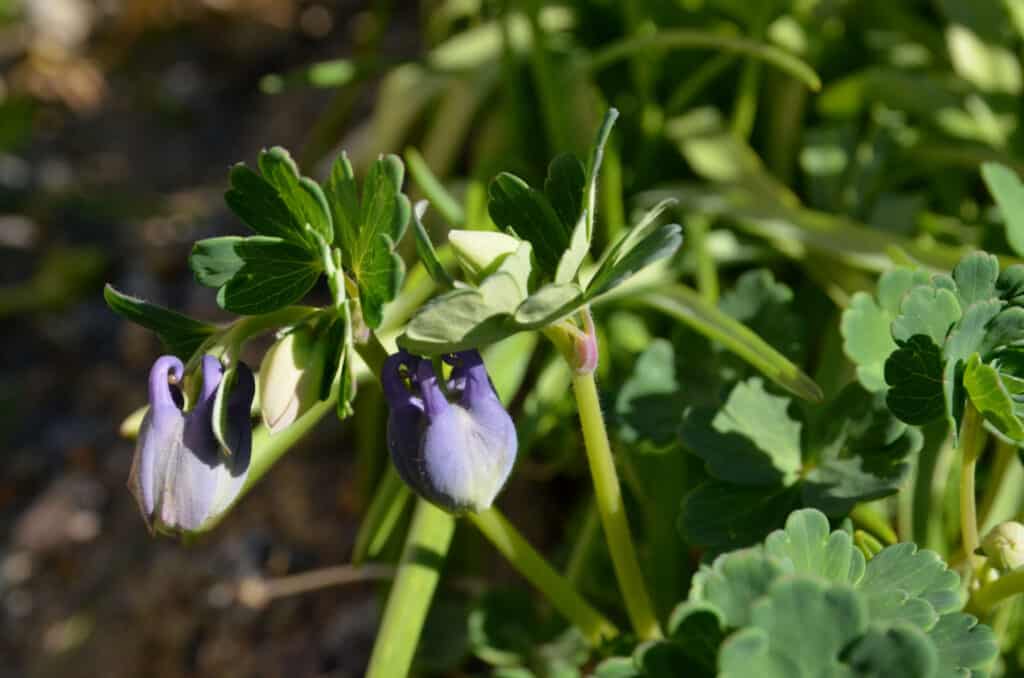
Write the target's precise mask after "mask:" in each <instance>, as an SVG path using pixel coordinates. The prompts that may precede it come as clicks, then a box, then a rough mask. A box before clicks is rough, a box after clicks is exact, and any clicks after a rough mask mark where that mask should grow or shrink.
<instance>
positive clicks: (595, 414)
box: [572, 373, 662, 640]
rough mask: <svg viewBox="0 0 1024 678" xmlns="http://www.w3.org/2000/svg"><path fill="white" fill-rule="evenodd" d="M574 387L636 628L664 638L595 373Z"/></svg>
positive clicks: (603, 517) (608, 536) (619, 575)
mask: <svg viewBox="0 0 1024 678" xmlns="http://www.w3.org/2000/svg"><path fill="white" fill-rule="evenodd" d="M572 384H573V390H574V392H575V393H576V404H577V407H578V409H579V413H580V424H581V425H582V427H583V442H584V445H585V446H586V449H587V458H588V460H589V462H590V474H591V477H592V479H593V482H594V496H595V499H596V501H597V508H598V511H599V512H600V514H601V523H602V525H603V526H604V534H605V539H606V540H607V541H608V551H609V552H610V553H611V556H612V564H613V565H614V567H615V575H616V577H617V578H618V580H619V588H620V589H621V591H622V596H623V598H624V599H625V601H626V611H627V612H628V613H629V619H630V622H632V624H633V630H634V631H636V634H637V635H638V636H639V637H640V638H641V639H643V640H651V639H655V638H660V637H661V635H662V634H661V627H660V626H659V625H658V619H657V617H656V616H655V614H654V608H653V607H652V605H651V599H650V596H648V594H647V586H646V585H645V584H644V578H643V573H642V572H641V571H640V562H639V560H638V559H637V556H636V548H635V547H634V545H633V535H632V534H631V533H630V529H629V522H628V520H627V518H626V509H625V506H624V505H623V502H622V488H621V487H620V486H619V476H618V473H617V472H616V470H615V458H614V457H613V456H612V449H611V445H610V444H609V443H608V432H607V431H606V430H605V426H604V417H603V415H602V414H601V403H600V401H599V399H598V396H597V384H596V383H595V381H594V375H593V373H590V374H578V375H574V376H573V379H572Z"/></svg>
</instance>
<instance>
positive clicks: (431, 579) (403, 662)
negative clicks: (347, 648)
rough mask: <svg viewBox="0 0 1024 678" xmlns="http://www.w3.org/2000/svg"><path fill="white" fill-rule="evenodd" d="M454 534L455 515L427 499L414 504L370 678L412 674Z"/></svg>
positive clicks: (374, 647)
mask: <svg viewBox="0 0 1024 678" xmlns="http://www.w3.org/2000/svg"><path fill="white" fill-rule="evenodd" d="M454 532H455V519H454V518H453V517H452V516H451V515H449V514H447V513H445V512H444V511H442V510H441V509H439V508H437V507H435V506H433V505H432V504H430V503H429V502H427V501H425V500H423V499H420V500H418V501H417V502H416V513H415V515H414V516H413V519H412V525H411V526H410V527H409V534H408V536H407V537H406V540H405V548H404V550H403V551H402V560H401V563H400V564H399V566H398V572H397V574H396V576H395V583H394V585H393V586H392V587H391V594H390V595H389V596H388V602H387V607H385V608H384V618H383V620H382V621H381V625H380V629H379V630H378V632H377V639H376V641H375V642H374V644H373V654H372V655H371V656H370V665H369V667H367V669H366V678H399V677H400V676H405V675H407V674H408V673H409V668H410V667H411V666H412V660H413V656H414V655H415V653H416V646H417V645H419V638H420V631H421V630H422V628H423V622H424V621H425V620H426V617H427V611H428V610H429V609H430V602H431V601H432V600H433V599H434V589H435V588H437V582H438V580H439V579H440V577H441V566H442V565H443V564H444V561H445V557H446V556H447V553H448V546H449V545H450V544H451V540H452V535H453V534H454Z"/></svg>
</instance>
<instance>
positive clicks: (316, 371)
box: [259, 325, 329, 433]
mask: <svg viewBox="0 0 1024 678" xmlns="http://www.w3.org/2000/svg"><path fill="white" fill-rule="evenodd" d="M323 339H324V337H323V336H322V335H321V333H319V332H317V331H316V330H315V329H314V328H312V327H310V326H309V325H303V326H302V327H299V328H296V329H295V330H294V331H292V332H289V333H288V334H286V335H285V336H283V337H281V338H280V339H278V341H277V342H276V343H275V344H274V345H273V346H271V347H270V349H269V350H268V351H267V352H266V354H265V355H264V356H263V363H262V364H261V365H260V383H259V389H260V412H261V413H262V415H263V423H264V424H266V425H267V428H268V429H270V432H271V433H278V432H279V431H282V430H284V429H286V428H288V426H290V425H291V423H292V422H294V421H295V420H296V419H298V418H299V416H301V415H302V414H303V413H304V412H305V411H306V410H308V409H309V408H310V407H312V406H313V405H315V404H316V403H317V402H318V401H319V400H320V387H321V385H322V382H323V378H324V364H325V363H326V362H327V354H328V348H329V347H328V345H327V342H326V341H324V340H323Z"/></svg>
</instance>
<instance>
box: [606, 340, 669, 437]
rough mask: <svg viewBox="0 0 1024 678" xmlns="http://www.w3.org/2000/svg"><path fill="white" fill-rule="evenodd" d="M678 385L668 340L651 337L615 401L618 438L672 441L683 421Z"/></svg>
mask: <svg viewBox="0 0 1024 678" xmlns="http://www.w3.org/2000/svg"><path fill="white" fill-rule="evenodd" d="M679 388H680V385H679V380H678V378H677V377H676V362H675V349H674V348H673V346H672V343H671V342H669V341H666V340H665V339H655V340H654V341H652V342H651V345H650V346H649V347H648V349H647V350H646V351H644V352H643V353H641V354H640V357H639V358H637V360H636V362H635V363H634V364H633V372H632V374H630V375H629V377H628V378H627V379H626V381H625V382H623V384H622V387H621V388H620V389H619V394H618V397H617V399H616V401H615V412H616V415H617V416H618V418H619V421H620V422H621V428H620V436H621V437H622V439H623V440H624V441H626V442H628V443H635V442H637V441H638V440H641V439H643V440H650V441H651V442H653V443H654V444H655V445H668V444H670V443H672V442H675V441H676V440H677V439H678V437H679V428H680V425H681V424H682V422H683V415H682V411H683V401H682V398H681V394H680V393H679Z"/></svg>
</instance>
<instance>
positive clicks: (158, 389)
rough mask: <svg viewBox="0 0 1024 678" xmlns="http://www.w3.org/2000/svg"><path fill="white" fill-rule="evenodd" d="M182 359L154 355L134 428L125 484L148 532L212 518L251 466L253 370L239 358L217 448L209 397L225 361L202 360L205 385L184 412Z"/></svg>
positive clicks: (189, 527) (194, 526)
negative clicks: (145, 404) (142, 412)
mask: <svg viewBox="0 0 1024 678" xmlns="http://www.w3.org/2000/svg"><path fill="white" fill-rule="evenodd" d="M184 371H185V366H184V365H183V364H182V362H181V361H180V360H179V359H178V358H176V357H174V356H163V357H161V358H158V359H157V360H156V362H155V363H153V367H152V369H151V370H150V372H149V406H150V407H149V411H148V412H147V413H146V416H145V418H144V419H143V421H142V425H141V427H140V429H139V438H138V441H137V443H136V447H135V458H134V460H133V462H132V469H131V472H130V474H129V478H128V487H129V489H130V490H131V492H132V494H134V495H135V499H136V501H138V504H139V510H140V511H141V512H142V517H143V519H144V520H145V521H146V525H147V526H148V527H149V528H150V530H152V531H161V532H194V531H196V530H199V529H200V528H202V526H203V525H204V523H206V522H207V521H209V520H211V519H213V518H216V517H217V516H218V515H220V514H221V513H222V512H223V511H224V510H225V509H227V508H228V507H229V506H230V505H231V503H232V502H233V501H234V500H235V498H236V497H237V496H238V494H239V492H240V491H241V489H242V486H243V485H244V484H245V479H246V476H247V475H248V472H249V459H250V456H251V452H252V423H251V421H250V419H249V408H250V407H251V404H252V399H253V396H254V395H255V386H256V384H255V380H254V378H253V374H252V371H251V370H250V369H249V368H248V367H247V366H246V365H245V364H244V363H241V362H240V363H238V364H237V367H236V373H235V379H234V384H233V387H232V388H231V391H230V392H229V393H227V394H225V395H226V396H227V401H226V403H225V405H226V407H225V408H224V411H225V422H224V426H223V428H225V429H226V432H225V435H226V436H227V437H228V438H230V440H229V441H227V444H228V445H229V447H230V450H225V449H224V448H222V446H221V444H220V442H219V441H218V440H217V436H216V435H215V434H214V431H213V416H214V402H215V400H216V398H217V393H218V390H219V389H220V388H221V387H223V386H224V382H225V380H224V378H223V377H224V367H223V365H221V363H220V361H219V360H217V359H216V358H214V357H213V356H210V355H206V356H203V359H202V386H201V388H200V389H199V393H198V396H197V399H196V402H195V404H194V406H193V407H192V408H191V409H190V410H188V411H183V406H184V397H183V395H182V391H181V388H180V384H181V382H182V379H183V378H184Z"/></svg>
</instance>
